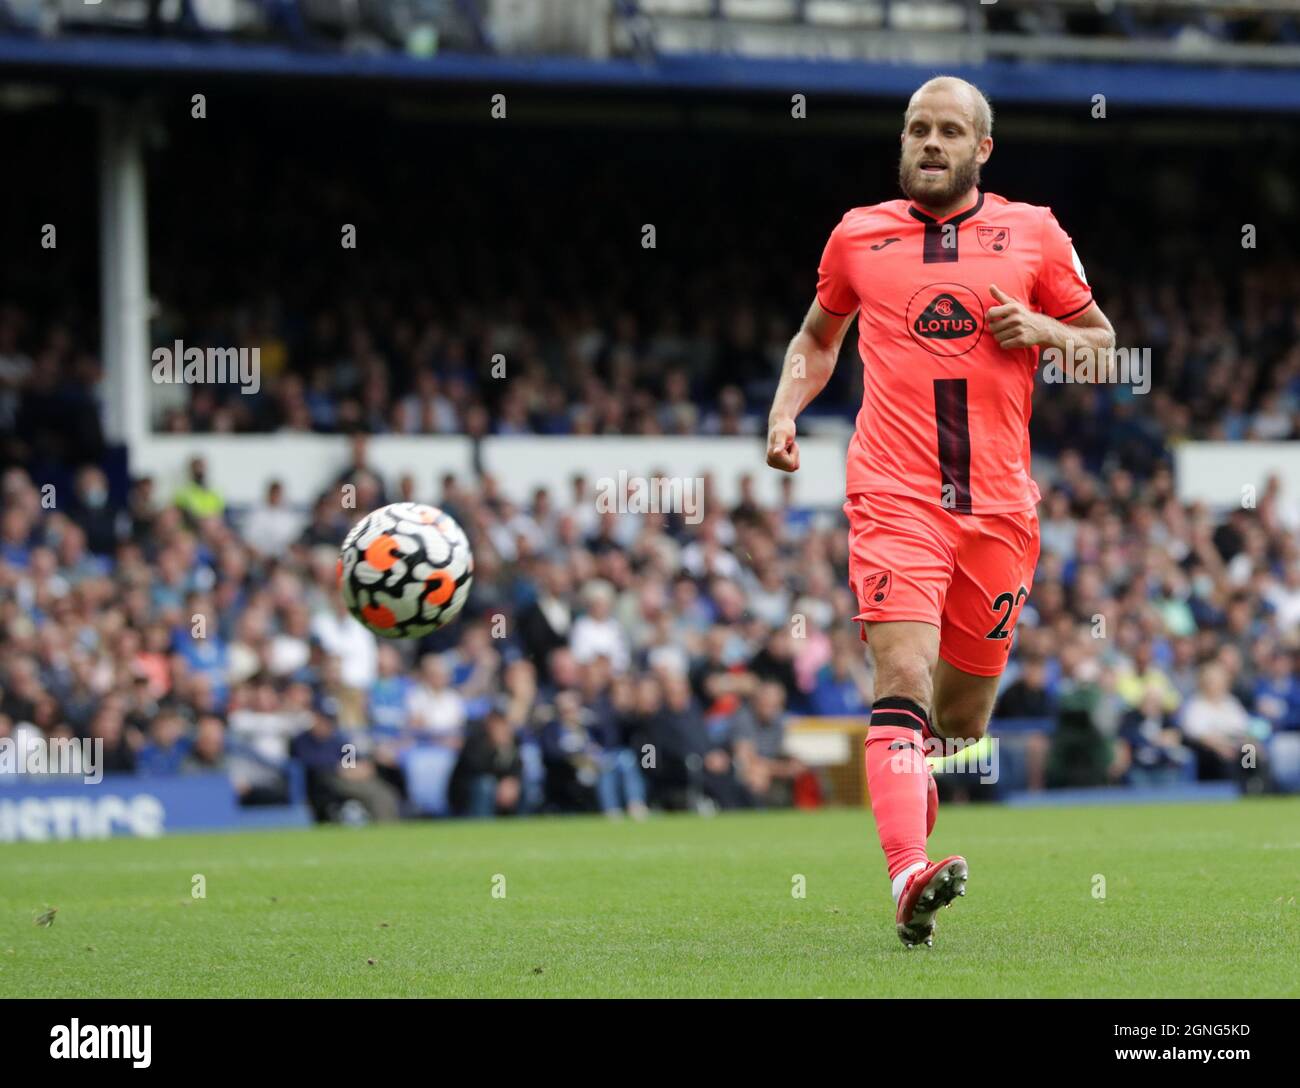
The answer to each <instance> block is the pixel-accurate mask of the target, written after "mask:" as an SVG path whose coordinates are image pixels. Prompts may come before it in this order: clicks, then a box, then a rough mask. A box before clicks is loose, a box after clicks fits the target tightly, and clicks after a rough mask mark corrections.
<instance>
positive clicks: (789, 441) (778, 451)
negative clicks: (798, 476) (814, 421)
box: [767, 419, 799, 472]
mask: <svg viewBox="0 0 1300 1088" xmlns="http://www.w3.org/2000/svg"><path fill="white" fill-rule="evenodd" d="M767 463H768V464H769V465H771V466H772V467H773V468H779V469H780V470H781V471H782V472H794V471H795V470H796V469H797V468H798V467H799V443H798V442H796V441H795V440H794V420H793V419H774V420H773V421H772V423H771V426H770V427H769V429H768V432H767Z"/></svg>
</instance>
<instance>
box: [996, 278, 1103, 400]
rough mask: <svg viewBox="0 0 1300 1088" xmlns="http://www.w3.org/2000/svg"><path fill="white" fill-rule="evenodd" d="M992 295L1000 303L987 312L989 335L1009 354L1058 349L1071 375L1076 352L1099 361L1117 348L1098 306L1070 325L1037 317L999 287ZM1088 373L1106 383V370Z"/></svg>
mask: <svg viewBox="0 0 1300 1088" xmlns="http://www.w3.org/2000/svg"><path fill="white" fill-rule="evenodd" d="M989 294H991V295H992V296H993V298H994V300H995V301H996V302H997V303H998V305H996V306H993V307H991V308H990V309H989V312H988V325H989V331H990V332H992V333H993V335H994V336H995V337H996V338H997V342H998V344H999V346H1001V347H1003V348H1005V349H1006V350H1008V351H1015V350H1018V349H1021V348H1033V347H1041V348H1055V349H1056V350H1057V351H1059V352H1061V356H1062V358H1061V366H1062V368H1063V369H1064V370H1065V371H1066V372H1067V373H1071V372H1072V371H1073V368H1074V364H1075V362H1076V361H1077V358H1076V352H1078V351H1080V350H1081V349H1082V350H1084V351H1087V352H1089V353H1091V355H1092V357H1093V358H1096V357H1097V353H1099V352H1104V351H1109V350H1110V349H1111V348H1113V347H1114V346H1115V330H1114V328H1113V327H1112V326H1111V323H1110V320H1109V319H1108V318H1107V317H1106V315H1105V314H1104V313H1102V310H1101V307H1100V306H1098V305H1097V304H1096V303H1095V302H1094V303H1092V304H1091V305H1090V306H1089V307H1088V308H1087V309H1086V310H1084V311H1083V313H1081V314H1079V316H1078V317H1076V318H1074V319H1072V320H1071V321H1070V322H1069V323H1068V324H1067V323H1066V322H1064V321H1058V320H1057V319H1056V318H1054V317H1049V316H1048V315H1047V314H1040V313H1035V312H1034V311H1033V310H1031V309H1030V308H1029V307H1028V306H1026V305H1025V304H1024V303H1023V302H1021V301H1019V300H1018V299H1015V298H1012V297H1011V296H1010V295H1008V294H1007V293H1006V292H1005V291H1003V290H1002V289H1001V288H1000V287H998V285H997V284H996V283H995V284H991V285H990V286H989ZM1089 373H1090V374H1091V375H1092V376H1093V378H1094V380H1098V381H1100V380H1104V375H1105V373H1106V368H1104V367H1097V368H1090V369H1089Z"/></svg>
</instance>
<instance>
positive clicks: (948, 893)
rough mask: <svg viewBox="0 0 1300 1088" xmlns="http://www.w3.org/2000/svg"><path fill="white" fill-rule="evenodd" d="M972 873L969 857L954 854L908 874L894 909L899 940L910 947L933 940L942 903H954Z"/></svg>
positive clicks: (930, 942)
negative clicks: (937, 914) (969, 869)
mask: <svg viewBox="0 0 1300 1088" xmlns="http://www.w3.org/2000/svg"><path fill="white" fill-rule="evenodd" d="M968 876H969V872H968V870H967V867H966V859H965V858H964V857H962V856H960V855H959V854H954V855H953V856H952V857H950V858H944V859H943V861H936V862H933V863H931V864H930V865H927V866H926V867H925V868H924V869H918V870H917V871H916V872H915V873H913V874H912V875H911V876H910V877H908V878H907V883H906V884H904V885H903V893H902V894H901V895H900V896H899V897H898V909H897V910H896V911H895V912H894V922H895V924H896V925H897V927H898V937H899V940H901V941H902V942H903V943H904V944H905V945H907V947H908V948H912V947H914V946H916V945H918V944H925V945H930V944H933V943H934V916H935V914H936V913H937V912H938V910H939V908H940V907H947V906H950V905H951V904H952V901H953V900H954V899H956V898H957V896H959V895H965V894H966V878H967V877H968Z"/></svg>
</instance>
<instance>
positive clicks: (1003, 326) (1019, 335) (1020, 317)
mask: <svg viewBox="0 0 1300 1088" xmlns="http://www.w3.org/2000/svg"><path fill="white" fill-rule="evenodd" d="M989 293H990V294H992V296H993V297H994V299H996V300H997V302H998V305H997V306H992V307H990V308H989V312H988V325H989V331H990V332H991V333H992V334H993V335H994V336H995V337H996V338H997V341H998V346H999V347H1003V348H1006V349H1007V350H1008V351H1010V350H1013V349H1015V348H1032V347H1036V346H1037V345H1039V344H1041V343H1043V342H1044V340H1045V338H1046V335H1047V330H1046V328H1045V327H1044V325H1043V321H1042V315H1041V314H1036V313H1034V311H1033V310H1031V309H1029V307H1028V306H1026V305H1025V304H1024V303H1022V302H1017V301H1016V300H1015V299H1014V298H1012V297H1011V296H1010V295H1008V294H1007V293H1006V292H1005V291H1003V290H1002V289H1001V288H1000V287H998V285H997V284H996V283H995V284H992V285H990V287H989Z"/></svg>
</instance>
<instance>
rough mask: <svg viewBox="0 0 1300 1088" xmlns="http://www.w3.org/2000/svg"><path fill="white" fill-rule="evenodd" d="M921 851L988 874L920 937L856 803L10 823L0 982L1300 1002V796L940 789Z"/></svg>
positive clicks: (318, 990) (234, 991) (1, 896)
mask: <svg viewBox="0 0 1300 1088" xmlns="http://www.w3.org/2000/svg"><path fill="white" fill-rule="evenodd" d="M930 847H931V849H930V854H931V856H932V857H941V856H943V855H944V854H947V853H953V852H960V853H964V854H966V856H967V857H968V858H969V860H970V865H971V879H970V891H969V894H968V895H967V896H966V898H965V899H962V900H959V901H958V902H957V903H956V904H955V905H954V906H953V907H952V908H951V909H949V910H946V911H944V912H943V913H942V914H941V916H940V919H939V925H938V934H937V936H936V938H935V945H934V947H933V948H932V949H925V948H918V949H912V950H908V949H905V948H904V947H903V946H902V944H901V943H900V942H899V940H898V938H897V937H896V936H895V935H894V926H893V915H892V908H891V904H890V900H889V893H888V888H887V882H886V880H885V876H884V867H883V862H882V857H881V854H880V849H879V846H878V845H877V843H876V839H875V834H874V829H873V827H872V824H871V820H870V816H869V815H868V814H867V813H866V812H859V811H846V810H835V811H822V812H785V813H760V814H735V815H726V816H721V817H718V818H715V819H711V820H710V819H702V818H698V817H682V816H677V817H672V816H661V817H658V818H655V819H651V820H650V821H649V822H647V823H645V824H633V823H630V822H624V823H611V822H608V821H606V820H604V819H602V818H599V817H592V818H586V817H577V818H556V819H538V820H533V821H525V822H509V821H497V822H494V823H415V824H403V825H398V826H389V827H382V828H378V827H372V828H361V829H348V828H323V829H316V830H310V831H301V830H299V831H284V832H250V833H246V834H237V835H226V834H222V835H206V834H205V835H178V836H173V837H169V838H165V839H161V840H152V841H148V840H138V839H135V840H131V839H115V840H112V841H109V842H94V843H85V842H65V843H51V844H31V843H22V844H10V845H0V996H3V997H13V996H48V997H185V996H204V997H206V996H213V997H242V996H276V997H288V996H307V997H326V996H365V997H378V996H456V997H463V996H536V997H556V996H561V997H563V996H616V997H628V996H689V997H704V996H736V997H760V996H801V997H816V996H825V997H848V996H853V997H886V996H888V997H904V996H906V997H922V996H924V997H937V996H1004V997H1027V996H1083V997H1097V996H1147V997H1182V996H1187V997H1191V996H1282V995H1289V996H1292V997H1294V996H1300V973H1298V972H1297V971H1296V964H1297V963H1300V906H1297V897H1298V896H1300V799H1296V800H1283V799H1277V800H1274V799H1269V800H1258V801H1243V802H1239V803H1229V804H1209V805H1168V806H1153V805H1144V806H1125V807H1114V808H1110V807H1095V808H1094V807H1084V808H1070V809H1065V808H1059V809H1057V808H1048V809H1008V808H994V807H982V806H976V807H970V806H967V807H956V806H948V807H945V809H944V810H943V811H941V812H940V816H939V826H938V827H937V828H936V831H935V835H934V837H933V838H932V839H931V843H930ZM196 875H201V876H202V877H203V878H204V880H205V881H206V898H197V899H196V898H194V897H193V896H192V895H191V888H192V887H193V883H192V881H193V879H194V877H195V876H196ZM498 876H499V877H503V878H504V892H505V894H504V896H503V897H502V896H499V895H498V896H494V895H493V888H494V879H496V878H497V877H498ZM797 877H802V878H803V882H804V891H805V895H804V897H802V898H800V897H797V896H796V895H795V894H793V893H794V892H796V891H797V890H798V883H799V882H798V881H797V879H796V878H797ZM1101 879H1104V881H1105V886H1104V892H1105V895H1104V898H1101V897H1098V895H1097V894H1095V891H1099V890H1100V887H1101V886H1100V880H1101ZM496 887H497V889H498V890H500V887H501V885H500V882H499V881H498V883H497V884H496ZM48 907H54V908H57V914H56V915H55V916H54V922H53V924H51V925H48V926H38V925H36V924H34V920H35V918H36V917H37V915H38V914H40V913H41V912H43V911H45V910H46V908H48ZM371 961H373V962H371Z"/></svg>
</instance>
